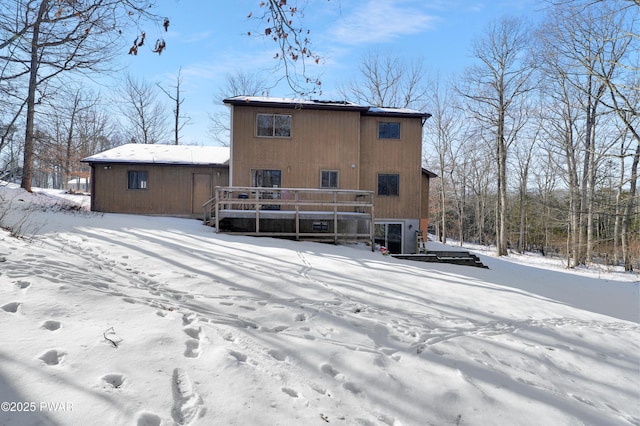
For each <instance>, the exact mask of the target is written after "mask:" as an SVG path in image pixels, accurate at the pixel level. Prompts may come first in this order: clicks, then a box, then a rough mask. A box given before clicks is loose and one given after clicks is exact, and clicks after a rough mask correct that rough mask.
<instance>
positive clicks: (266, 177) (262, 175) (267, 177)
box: [251, 169, 282, 210]
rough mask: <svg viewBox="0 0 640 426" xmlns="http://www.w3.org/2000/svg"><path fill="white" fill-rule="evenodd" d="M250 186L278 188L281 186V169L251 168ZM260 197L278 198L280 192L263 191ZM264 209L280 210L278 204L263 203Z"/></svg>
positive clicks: (267, 198)
mask: <svg viewBox="0 0 640 426" xmlns="http://www.w3.org/2000/svg"><path fill="white" fill-rule="evenodd" d="M251 184H252V185H251V186H254V187H257V188H280V187H281V186H282V171H281V170H263V169H253V170H251ZM260 198H261V199H266V200H275V199H279V198H280V192H269V191H264V192H262V193H261V194H260ZM262 208H263V209H265V210H280V205H279V204H263V205H262Z"/></svg>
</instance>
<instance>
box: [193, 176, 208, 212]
mask: <svg viewBox="0 0 640 426" xmlns="http://www.w3.org/2000/svg"><path fill="white" fill-rule="evenodd" d="M192 188H193V193H192V196H191V214H192V215H202V214H203V212H202V205H203V204H204V203H206V202H207V201H209V199H210V198H211V175H210V174H206V173H194V174H193V186H192Z"/></svg>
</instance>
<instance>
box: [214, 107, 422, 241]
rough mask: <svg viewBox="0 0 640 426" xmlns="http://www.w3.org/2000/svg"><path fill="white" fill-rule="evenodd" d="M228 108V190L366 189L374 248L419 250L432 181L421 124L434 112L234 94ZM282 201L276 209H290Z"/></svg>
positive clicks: (276, 205)
mask: <svg viewBox="0 0 640 426" xmlns="http://www.w3.org/2000/svg"><path fill="white" fill-rule="evenodd" d="M224 103H225V104H227V105H229V106H230V107H231V153H230V168H229V186H230V187H231V188H233V187H242V188H256V187H270V188H278V190H277V191H276V190H275V189H274V193H275V194H277V196H278V197H281V196H282V194H283V190H282V188H309V189H311V188H313V189H318V190H344V191H348V190H359V191H368V192H370V193H371V194H372V197H373V204H372V208H371V210H372V215H371V217H372V218H373V222H374V223H373V233H374V235H375V241H376V243H378V244H380V245H384V246H385V247H387V248H388V249H389V250H390V251H391V252H392V253H413V252H415V250H416V231H418V230H419V229H420V228H422V229H423V230H424V231H425V233H426V227H427V213H428V210H429V205H428V202H429V199H428V189H429V179H430V178H432V177H435V175H434V174H433V173H431V172H429V171H427V170H425V169H423V168H422V166H421V164H422V126H423V124H424V122H425V120H427V119H428V118H429V117H430V114H427V113H424V112H420V111H415V110H410V109H402V108H377V107H369V106H362V105H358V104H354V103H350V102H332V101H318V100H294V99H285V98H265V97H247V96H237V97H232V98H228V99H225V100H224ZM286 193H287V194H291V191H286ZM297 196H298V195H297V193H296V197H297ZM280 203H281V204H274V206H275V208H277V209H287V208H291V207H287V204H286V203H283V202H280ZM254 205H256V204H254ZM373 206H375V213H373ZM297 209H298V207H297V206H296V212H298V210H297ZM336 217H337V213H336ZM316 223H320V226H319V229H322V222H316ZM316 223H314V227H315V224H316ZM335 223H336V224H337V223H338V222H337V219H336V222H335ZM330 226H331V225H330V224H329V225H328V226H327V229H326V230H327V231H331V229H329V228H330ZM336 226H337V225H336ZM336 232H337V231H336Z"/></svg>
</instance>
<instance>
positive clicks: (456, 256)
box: [391, 250, 489, 269]
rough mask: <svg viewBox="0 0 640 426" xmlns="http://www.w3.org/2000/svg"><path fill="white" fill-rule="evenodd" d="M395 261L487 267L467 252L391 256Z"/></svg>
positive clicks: (432, 252) (436, 252) (435, 252)
mask: <svg viewBox="0 0 640 426" xmlns="http://www.w3.org/2000/svg"><path fill="white" fill-rule="evenodd" d="M391 256H392V257H395V258H396V259H404V260H416V261H419V262H433V263H450V264H454V265H463V266H475V267H478V268H486V269H488V268H489V267H488V266H486V265H485V264H483V263H482V261H481V260H480V258H479V257H478V256H476V255H475V254H473V253H469V252H468V251H434V250H429V251H428V252H427V253H419V254H392V255H391Z"/></svg>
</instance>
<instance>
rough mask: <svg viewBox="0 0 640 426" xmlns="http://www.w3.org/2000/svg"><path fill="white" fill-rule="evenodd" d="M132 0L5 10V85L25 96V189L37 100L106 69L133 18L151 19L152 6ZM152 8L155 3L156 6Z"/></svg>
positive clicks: (25, 3) (14, 5)
mask: <svg viewBox="0 0 640 426" xmlns="http://www.w3.org/2000/svg"><path fill="white" fill-rule="evenodd" d="M137 3H138V2H135V1H132V0H96V1H92V2H79V1H53V0H40V1H30V0H9V1H6V2H2V4H1V6H0V48H1V49H2V50H1V52H2V53H0V60H2V61H3V62H4V63H5V66H4V67H3V71H2V79H3V80H5V82H19V81H24V80H27V81H28V82H27V83H25V84H24V85H22V86H21V85H19V84H17V85H16V86H15V87H16V88H17V89H16V90H19V89H20V87H24V88H25V90H26V94H25V96H24V97H22V96H17V98H18V99H23V100H24V103H25V104H26V121H25V126H26V129H25V143H24V164H23V176H22V187H23V188H25V189H27V190H31V178H32V173H33V171H32V162H33V153H34V140H35V139H34V138H35V134H34V129H35V114H36V103H37V101H38V97H43V96H46V95H47V94H46V92H45V91H44V90H43V89H44V88H45V85H46V84H47V83H49V82H51V81H53V80H55V79H57V78H60V77H62V76H64V75H65V74H67V73H69V72H81V71H90V72H95V71H96V70H100V69H104V68H105V65H106V64H108V63H109V60H110V59H111V58H112V57H113V55H114V54H115V53H116V52H117V50H116V49H115V48H114V47H115V46H117V45H118V43H116V39H117V38H118V37H119V31H122V28H123V26H125V25H126V24H127V23H130V22H131V19H132V18H134V17H135V18H139V17H149V16H150V13H149V10H150V9H149V8H148V7H149V5H150V3H149V2H147V1H145V2H139V3H140V4H139V5H138V4H137ZM151 5H152V4H151Z"/></svg>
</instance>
